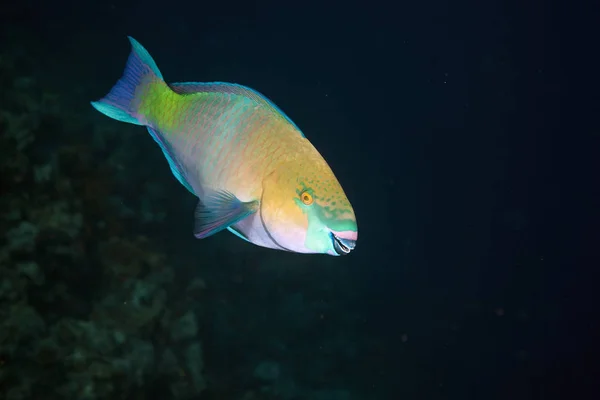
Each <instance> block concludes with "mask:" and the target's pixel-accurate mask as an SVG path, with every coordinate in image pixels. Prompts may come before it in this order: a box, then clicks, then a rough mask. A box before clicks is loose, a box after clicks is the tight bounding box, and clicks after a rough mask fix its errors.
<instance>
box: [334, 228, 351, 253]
mask: <svg viewBox="0 0 600 400" xmlns="http://www.w3.org/2000/svg"><path fill="white" fill-rule="evenodd" d="M331 240H332V242H333V248H334V250H335V252H336V253H337V255H338V256H343V255H346V254H349V253H350V252H351V251H352V250H354V247H355V246H356V240H352V239H344V238H341V237H338V236H336V235H335V234H334V233H331Z"/></svg>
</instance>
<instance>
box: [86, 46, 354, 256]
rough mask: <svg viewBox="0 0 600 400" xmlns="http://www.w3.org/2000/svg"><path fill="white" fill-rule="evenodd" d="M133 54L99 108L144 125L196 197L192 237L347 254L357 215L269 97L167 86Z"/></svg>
mask: <svg viewBox="0 0 600 400" xmlns="http://www.w3.org/2000/svg"><path fill="white" fill-rule="evenodd" d="M129 40H130V42H131V45H132V51H131V54H130V56H129V59H128V60H127V66H126V67H125V71H124V73H123V76H122V77H121V79H120V80H119V81H118V82H117V84H116V85H115V86H114V87H113V88H112V89H111V91H110V92H109V93H108V94H107V95H106V97H104V98H102V99H101V100H98V101H95V102H92V105H93V106H94V108H96V109H97V110H98V111H100V112H101V113H103V114H105V115H107V116H109V117H111V118H113V119H116V120H118V121H123V122H129V123H131V124H136V125H144V126H146V127H147V128H148V131H149V132H150V135H151V136H152V138H154V140H155V141H156V143H158V145H159V146H160V148H161V149H162V151H163V153H164V155H165V157H166V158H167V161H168V162H169V166H170V167H171V171H172V172H173V174H174V175H175V177H176V178H177V179H178V180H179V182H181V184H182V185H183V186H185V187H186V188H187V189H188V190H189V191H190V192H191V193H193V194H194V195H196V196H198V198H199V202H198V206H197V208H196V212H195V227H194V234H195V235H196V237H197V238H205V237H207V236H210V235H212V234H214V233H216V232H219V231H221V230H223V229H229V230H230V231H231V232H233V233H234V234H236V235H237V236H239V237H241V238H243V239H245V240H247V241H249V242H251V243H254V244H256V245H259V246H263V247H268V248H273V249H280V250H287V251H293V252H298V253H323V254H331V255H342V254H348V253H349V252H350V251H352V250H353V249H354V246H355V244H356V240H357V237H358V230H357V225H356V218H355V216H354V210H353V209H352V206H351V205H350V202H349V201H348V199H347V197H346V195H345V194H344V190H343V189H342V187H341V186H340V184H339V182H338V180H337V179H336V177H335V175H334V174H333V172H332V171H331V168H329V165H327V162H325V160H324V159H323V157H322V156H321V155H320V154H319V152H318V151H317V150H316V149H315V148H314V146H313V145H312V144H311V143H310V142H309V141H308V139H306V138H305V137H304V135H303V134H302V132H301V131H300V129H299V128H298V127H297V126H296V124H294V123H293V122H292V120H290V119H289V118H288V117H287V116H286V115H285V114H284V113H283V112H282V111H281V110H280V109H279V108H277V106H275V105H274V104H273V103H272V102H271V101H269V100H268V99H267V98H266V97H264V96H262V95H261V94H260V93H258V92H256V91H254V90H252V89H249V88H247V87H244V86H241V85H236V84H230V83H221V82H213V83H197V82H190V83H173V84H167V83H166V82H165V81H164V80H163V77H162V75H161V73H160V71H159V70H158V67H157V66H156V64H155V63H154V60H153V59H152V57H151V56H150V54H149V53H148V52H147V51H146V49H144V48H143V47H142V45H140V44H139V43H138V42H137V41H135V40H134V39H132V38H129Z"/></svg>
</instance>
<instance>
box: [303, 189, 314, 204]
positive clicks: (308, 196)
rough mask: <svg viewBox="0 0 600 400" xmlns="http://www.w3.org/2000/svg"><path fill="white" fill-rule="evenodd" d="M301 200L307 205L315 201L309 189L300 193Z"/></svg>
mask: <svg viewBox="0 0 600 400" xmlns="http://www.w3.org/2000/svg"><path fill="white" fill-rule="evenodd" d="M300 200H302V202H303V203H304V204H306V205H307V206H310V205H311V204H312V203H313V196H312V194H310V193H308V192H307V191H304V192H302V193H301V194H300Z"/></svg>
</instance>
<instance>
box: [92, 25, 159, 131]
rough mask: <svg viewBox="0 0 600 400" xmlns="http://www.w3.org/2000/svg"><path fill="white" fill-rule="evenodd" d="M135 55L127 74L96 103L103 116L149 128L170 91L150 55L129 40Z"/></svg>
mask: <svg viewBox="0 0 600 400" xmlns="http://www.w3.org/2000/svg"><path fill="white" fill-rule="evenodd" d="M128 39H129V42H130V43H131V47H132V49H131V53H130V54H129V58H128V59H127V64H126V66H125V71H124V72H123V76H122V77H121V79H119V81H118V82H117V83H116V84H115V85H114V86H113V88H112V89H111V90H110V92H108V94H107V95H106V96H104V97H103V98H102V99H100V100H98V101H92V102H91V104H92V106H93V107H94V108H95V109H96V110H98V111H100V112H101V113H102V114H104V115H106V116H108V117H110V118H113V119H116V120H117V121H122V122H128V123H130V124H135V125H146V123H147V119H146V116H147V115H148V114H149V113H151V112H152V110H151V107H152V106H153V105H156V104H157V102H156V101H152V100H153V99H154V100H155V99H156V98H157V97H160V95H161V94H162V93H165V92H168V91H170V89H169V87H168V85H167V84H166V83H165V81H164V80H163V77H162V74H161V73H160V71H159V69H158V67H157V66H156V63H155V62H154V60H153V59H152V56H150V53H148V51H147V50H146V49H145V48H144V47H143V46H142V45H141V44H140V43H138V42H137V41H136V40H135V39H134V38H132V37H130V36H128Z"/></svg>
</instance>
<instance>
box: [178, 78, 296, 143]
mask: <svg viewBox="0 0 600 400" xmlns="http://www.w3.org/2000/svg"><path fill="white" fill-rule="evenodd" d="M169 86H170V87H171V89H173V91H174V92H175V93H179V94H182V95H186V94H193V93H228V94H235V95H238V96H243V97H246V98H248V99H250V100H252V101H253V102H254V103H256V104H257V105H261V106H263V107H265V109H267V110H269V111H270V112H271V113H272V114H273V115H275V116H277V117H282V118H284V119H285V120H286V121H287V122H289V123H290V124H291V125H292V126H293V127H294V128H296V130H298V132H300V135H301V136H302V137H304V133H302V131H301V130H300V128H298V125H296V124H295V123H294V121H292V120H291V119H290V117H288V116H287V115H286V114H285V113H284V112H283V111H281V109H280V108H279V107H277V106H276V105H275V103H273V102H272V101H271V100H269V99H268V98H267V97H266V96H265V95H263V94H261V93H259V92H257V91H256V90H254V89H251V88H249V87H246V86H243V85H238V84H237V83H226V82H177V83H170V84H169Z"/></svg>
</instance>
